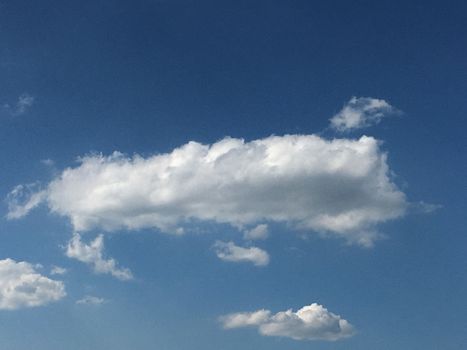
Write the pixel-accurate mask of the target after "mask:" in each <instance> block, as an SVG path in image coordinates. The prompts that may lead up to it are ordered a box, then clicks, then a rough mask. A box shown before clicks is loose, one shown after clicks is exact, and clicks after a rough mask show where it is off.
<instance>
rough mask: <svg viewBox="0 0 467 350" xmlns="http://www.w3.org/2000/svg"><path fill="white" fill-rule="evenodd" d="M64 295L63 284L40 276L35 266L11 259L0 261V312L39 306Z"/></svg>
mask: <svg viewBox="0 0 467 350" xmlns="http://www.w3.org/2000/svg"><path fill="white" fill-rule="evenodd" d="M65 295H66V293H65V286H64V284H63V282H61V281H55V280H52V279H49V278H47V277H45V276H42V275H41V274H40V273H38V272H37V271H36V266H34V265H31V264H29V263H27V262H24V261H23V262H16V261H15V260H13V259H4V260H0V310H14V309H19V308H26V307H35V306H41V305H45V304H48V303H50V302H54V301H57V300H60V299H62V298H63V297H65Z"/></svg>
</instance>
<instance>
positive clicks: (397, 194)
mask: <svg viewBox="0 0 467 350" xmlns="http://www.w3.org/2000/svg"><path fill="white" fill-rule="evenodd" d="M80 162H81V163H80V164H79V166H77V167H75V168H68V169H66V170H64V171H63V172H62V174H61V175H60V176H59V177H57V178H56V179H55V180H53V181H52V182H51V183H50V184H49V185H48V188H47V189H46V194H45V195H43V196H45V197H44V198H45V200H46V201H47V203H48V205H49V207H50V209H51V211H53V212H55V213H58V214H60V215H63V216H66V217H68V218H70V220H71V222H72V223H73V225H74V228H75V230H77V231H84V230H89V229H92V228H99V229H103V230H107V231H111V230H117V229H121V228H126V229H141V228H149V227H153V228H158V229H160V230H162V231H165V232H182V231H183V227H184V226H185V225H187V224H189V223H193V222H196V221H202V220H211V221H215V222H219V223H228V224H232V225H235V226H236V227H253V226H256V225H257V224H261V223H264V222H268V221H273V222H282V223H288V224H292V225H294V226H295V227H299V228H302V229H309V230H314V231H317V232H321V233H331V234H335V235H338V236H341V237H344V238H346V239H347V240H348V241H349V242H358V243H360V244H363V245H371V243H372V242H373V240H374V239H375V237H377V234H376V233H375V226H376V224H378V223H381V222H384V221H386V220H389V219H394V218H397V217H399V216H401V215H403V213H404V211H405V207H406V200H405V195H404V193H402V192H401V191H400V190H399V189H398V188H397V187H396V186H395V185H394V184H393V183H392V182H391V180H390V178H389V176H388V173H389V169H388V165H387V163H386V155H385V153H383V152H382V151H381V150H380V147H379V142H378V141H377V140H375V139H374V138H372V137H367V136H363V137H361V138H360V139H357V140H355V139H334V140H326V139H323V138H321V137H319V136H316V135H285V136H271V137H267V138H264V139H259V140H255V141H251V142H244V141H243V140H241V139H234V138H225V139H223V140H221V141H218V142H216V143H214V144H212V145H203V144H200V143H196V142H189V143H187V144H185V145H183V146H181V147H180V148H177V149H174V150H173V151H172V152H171V153H167V154H160V155H155V156H152V157H149V158H142V157H140V156H134V157H132V158H128V157H125V156H123V155H121V154H119V153H114V154H113V155H111V156H108V157H104V156H101V155H91V156H87V157H84V158H82V159H81V160H80ZM32 199H34V198H33V197H31V200H32ZM33 204H35V202H34V203H33ZM23 206H26V207H28V206H29V207H32V206H33V205H31V203H28V201H26V202H24V203H23ZM16 208H17V209H16V211H17V212H18V211H19V212H21V210H20V209H18V208H20V206H18V205H17V206H16Z"/></svg>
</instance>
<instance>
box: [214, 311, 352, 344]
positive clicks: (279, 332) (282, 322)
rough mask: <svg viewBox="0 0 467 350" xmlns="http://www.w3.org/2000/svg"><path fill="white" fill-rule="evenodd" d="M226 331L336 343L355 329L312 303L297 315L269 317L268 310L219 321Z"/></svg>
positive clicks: (294, 313)
mask: <svg viewBox="0 0 467 350" xmlns="http://www.w3.org/2000/svg"><path fill="white" fill-rule="evenodd" d="M220 321H221V322H222V324H223V326H224V328H225V329H233V328H242V327H255V328H257V329H258V331H259V333H260V334H261V335H265V336H278V337H287V338H292V339H295V340H330V341H334V340H339V339H342V338H347V337H350V336H352V335H353V334H354V333H355V331H354V327H353V326H352V325H351V324H350V323H349V322H348V321H346V320H345V319H343V318H342V317H341V316H339V315H336V314H333V313H332V312H329V311H328V310H327V309H326V308H325V307H323V306H322V305H319V304H316V303H313V304H311V305H308V306H304V307H302V308H301V309H300V310H298V311H297V312H293V311H292V310H291V309H289V310H287V311H282V312H278V313H276V314H274V315H273V314H272V313H271V311H269V310H259V311H255V312H240V313H233V314H230V315H226V316H222V317H221V318H220Z"/></svg>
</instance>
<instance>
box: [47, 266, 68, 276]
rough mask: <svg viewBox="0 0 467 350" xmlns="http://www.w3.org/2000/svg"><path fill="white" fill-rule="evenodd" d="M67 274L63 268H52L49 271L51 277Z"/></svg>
mask: <svg viewBox="0 0 467 350" xmlns="http://www.w3.org/2000/svg"><path fill="white" fill-rule="evenodd" d="M67 272H68V270H67V269H65V268H64V267H60V266H52V269H51V270H50V274H51V275H64V274H66V273H67Z"/></svg>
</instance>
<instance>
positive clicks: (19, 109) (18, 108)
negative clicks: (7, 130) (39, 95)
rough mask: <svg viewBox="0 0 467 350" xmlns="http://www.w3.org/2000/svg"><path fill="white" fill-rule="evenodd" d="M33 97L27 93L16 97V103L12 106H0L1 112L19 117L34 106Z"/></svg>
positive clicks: (6, 104)
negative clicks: (0, 107)
mask: <svg viewBox="0 0 467 350" xmlns="http://www.w3.org/2000/svg"><path fill="white" fill-rule="evenodd" d="M34 101H35V97H34V96H31V95H30V94H28V93H24V94H22V95H20V96H19V97H18V101H17V102H16V104H14V105H10V104H9V103H5V104H4V105H3V106H2V109H3V112H5V113H7V114H9V115H11V116H19V115H22V114H25V113H26V112H27V111H28V110H29V109H30V108H31V106H32V105H33V104H34Z"/></svg>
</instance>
